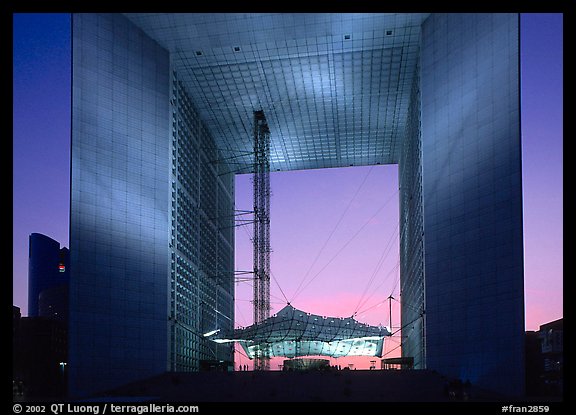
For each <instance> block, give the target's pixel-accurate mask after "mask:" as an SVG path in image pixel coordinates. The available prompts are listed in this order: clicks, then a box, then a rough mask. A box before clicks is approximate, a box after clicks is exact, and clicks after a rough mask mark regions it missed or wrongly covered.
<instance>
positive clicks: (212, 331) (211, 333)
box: [204, 329, 220, 337]
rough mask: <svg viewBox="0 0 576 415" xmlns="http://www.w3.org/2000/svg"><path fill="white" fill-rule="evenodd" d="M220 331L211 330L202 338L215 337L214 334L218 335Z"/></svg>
mask: <svg viewBox="0 0 576 415" xmlns="http://www.w3.org/2000/svg"><path fill="white" fill-rule="evenodd" d="M219 331H220V329H216V330H211V331H209V332H208V333H204V337H210V336H213V335H215V334H216V333H218V332H219Z"/></svg>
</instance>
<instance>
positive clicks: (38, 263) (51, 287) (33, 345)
mask: <svg viewBox="0 0 576 415" xmlns="http://www.w3.org/2000/svg"><path fill="white" fill-rule="evenodd" d="M69 261H70V254H69V250H68V248H60V243H59V242H57V241H55V240H54V239H52V238H50V237H48V236H46V235H43V234H40V233H32V234H31V235H30V238H29V255H28V317H21V314H20V309H19V308H18V307H15V306H13V359H12V362H13V382H14V393H15V395H17V396H24V397H25V398H44V397H61V396H64V395H65V393H66V389H67V388H66V383H67V381H66V377H67V365H68V309H69V300H68V295H69V291H68V287H69V283H70V271H69V270H70V266H69V263H70V262H69Z"/></svg>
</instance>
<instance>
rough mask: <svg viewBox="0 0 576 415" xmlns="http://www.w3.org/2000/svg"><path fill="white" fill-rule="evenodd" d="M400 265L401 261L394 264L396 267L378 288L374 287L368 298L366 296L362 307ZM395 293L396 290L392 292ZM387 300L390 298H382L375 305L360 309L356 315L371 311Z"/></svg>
mask: <svg viewBox="0 0 576 415" xmlns="http://www.w3.org/2000/svg"><path fill="white" fill-rule="evenodd" d="M399 265H400V263H399V262H397V263H396V265H394V267H393V268H392V269H391V270H390V271H388V274H386V277H385V280H384V281H382V283H381V284H380V285H379V286H378V287H376V288H375V289H374V292H373V293H372V294H371V295H370V296H369V297H368V298H366V300H365V301H364V303H363V304H362V305H361V306H360V307H362V306H364V305H365V304H366V303H367V302H368V301H369V300H370V298H372V296H373V295H374V293H375V292H376V291H377V290H378V289H379V288H380V287H381V286H382V285H383V284H384V282H386V280H387V279H388V277H389V276H390V275H392V274H393V273H394V272H396V270H397V269H398V267H399ZM393 293H394V291H392V294H393ZM394 300H396V299H395V298H394ZM386 301H388V298H386V299H384V300H382V301H380V302H378V303H376V304H374V305H373V306H370V307H368V308H365V309H362V310H361V311H358V312H357V313H356V315H358V316H360V315H362V314H364V313H367V312H368V311H370V310H372V309H374V308H376V307H378V306H379V305H381V304H384V303H385V302H386ZM396 301H398V300H396Z"/></svg>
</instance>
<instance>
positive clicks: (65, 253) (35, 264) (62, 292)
mask: <svg viewBox="0 0 576 415" xmlns="http://www.w3.org/2000/svg"><path fill="white" fill-rule="evenodd" d="M29 241H30V244H29V259H28V317H38V316H41V317H47V318H51V319H55V320H59V321H61V322H62V323H64V325H66V326H67V325H68V304H69V301H68V286H69V283H70V271H69V270H70V266H69V263H70V253H69V250H68V248H60V243H59V242H57V241H55V240H54V239H52V238H50V237H48V236H46V235H42V234H40V233H32V234H31V235H30V239H29Z"/></svg>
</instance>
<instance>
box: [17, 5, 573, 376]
mask: <svg viewBox="0 0 576 415" xmlns="http://www.w3.org/2000/svg"><path fill="white" fill-rule="evenodd" d="M562 19H563V18H562V15H561V14H522V15H521V26H520V27H521V71H522V73H521V79H522V85H521V91H522V96H521V99H522V101H521V105H522V107H521V108H522V157H523V160H522V163H523V201H524V268H525V272H524V275H525V310H526V329H527V330H537V329H538V327H539V326H540V325H541V324H544V323H547V322H549V321H552V320H556V319H558V318H561V317H563V190H562V189H563V52H562V51H563V38H562V31H563V21H562ZM13 21H14V28H13V33H14V39H13V46H14V52H13V71H14V75H13V277H12V278H13V279H12V281H13V304H14V305H16V306H18V307H20V308H21V311H22V314H23V315H27V309H28V304H27V290H28V282H27V279H28V237H29V235H30V234H31V233H33V232H37V233H42V234H45V235H47V236H49V237H51V238H53V239H55V240H57V241H59V242H60V244H61V246H66V247H68V246H69V234H68V232H69V224H68V222H69V203H70V195H69V187H70V76H71V68H70V65H71V47H70V15H69V14H16V15H14V20H13ZM272 134H273V132H272ZM251 186H252V185H251V181H250V176H249V175H238V176H236V208H237V209H246V210H250V209H251V208H252V187H251ZM271 186H272V193H273V194H272V199H271V206H272V211H271V245H272V249H273V254H272V257H271V261H272V262H271V264H272V274H273V279H272V281H271V293H272V298H271V303H272V307H273V309H272V312H273V313H274V312H276V311H278V310H280V309H281V308H282V307H283V306H284V305H285V303H286V299H288V300H289V301H291V302H292V305H294V306H295V307H296V308H299V309H303V310H305V311H308V312H311V313H316V314H320V315H327V316H330V315H332V316H350V315H352V314H353V313H355V312H358V315H357V316H356V318H357V319H358V320H360V321H362V322H365V323H368V324H374V325H377V324H383V325H388V324H389V312H388V300H386V299H387V297H388V296H389V295H390V294H392V295H393V296H394V298H396V299H398V298H399V290H400V288H399V287H400V286H399V265H398V263H399V246H398V245H399V243H398V218H399V207H398V169H397V166H396V165H387V166H373V167H351V168H344V169H322V170H307V171H293V172H282V173H272V174H271ZM250 233H251V228H250V227H248V226H246V227H240V228H237V231H236V269H237V270H251V269H252V246H251V243H250V240H249V236H250V235H249V234H250ZM299 287H300V291H299V293H298V294H297V292H298V289H299ZM285 297H286V298H285ZM251 298H252V287H251V285H250V283H249V282H241V283H238V284H237V285H236V300H237V301H236V324H237V325H241V326H245V325H249V324H251V323H252V311H251V303H250V300H251ZM392 304H393V311H392V316H393V322H392V323H393V326H394V327H396V326H398V325H399V303H398V302H397V301H393V302H392ZM394 327H393V328H394ZM397 346H398V342H397V341H389V342H388V344H387V345H386V348H385V351H386V352H388V353H389V355H388V356H387V357H391V356H397V355H398V352H399V350H397V349H396V347H397ZM393 349H396V350H393ZM237 356H238V354H237ZM368 360H370V359H366V358H363V360H362V359H353V358H349V359H347V360H346V363H347V362H354V363H356V362H358V363H357V364H358V366H357V367H359V368H360V367H363V365H364V366H365V365H366V364H367V363H366V362H368ZM343 362H344V360H341V359H339V360H338V361H337V362H335V363H336V364H342V365H343V364H344V363H343ZM238 363H240V364H243V363H249V362H248V361H247V359H245V358H244V359H242V358H241V357H240V358H239V360H238V361H237V364H238ZM366 367H367V366H366ZM272 368H273V369H276V367H272Z"/></svg>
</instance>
